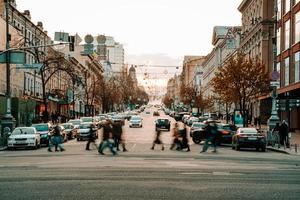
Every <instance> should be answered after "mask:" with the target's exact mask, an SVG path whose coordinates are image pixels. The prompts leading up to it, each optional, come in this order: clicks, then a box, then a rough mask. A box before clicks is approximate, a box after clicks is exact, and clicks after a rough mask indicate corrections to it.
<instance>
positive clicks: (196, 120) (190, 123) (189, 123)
mask: <svg viewBox="0 0 300 200" xmlns="http://www.w3.org/2000/svg"><path fill="white" fill-rule="evenodd" d="M194 122H199V118H198V117H190V118H189V119H188V120H187V125H188V126H192V124H193V123H194Z"/></svg>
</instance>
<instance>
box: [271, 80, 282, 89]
mask: <svg viewBox="0 0 300 200" xmlns="http://www.w3.org/2000/svg"><path fill="white" fill-rule="evenodd" d="M270 85H271V87H276V88H279V87H280V82H279V81H271V82H270Z"/></svg>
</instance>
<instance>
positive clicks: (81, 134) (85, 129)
mask: <svg viewBox="0 0 300 200" xmlns="http://www.w3.org/2000/svg"><path fill="white" fill-rule="evenodd" d="M91 128H92V129H93V130H94V131H95V130H97V128H96V126H95V124H94V123H91V122H83V123H82V124H80V125H79V129H78V134H77V141H79V140H87V139H88V136H89V134H90V131H91ZM97 137H98V134H97V132H96V138H97Z"/></svg>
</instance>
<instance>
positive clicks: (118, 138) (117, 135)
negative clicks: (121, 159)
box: [112, 122, 127, 152]
mask: <svg viewBox="0 0 300 200" xmlns="http://www.w3.org/2000/svg"><path fill="white" fill-rule="evenodd" d="M112 126H113V137H114V142H115V147H116V148H117V151H120V148H119V145H120V143H121V144H122V148H123V152H125V151H127V149H126V147H125V142H124V138H123V137H122V135H123V129H122V122H115V123H113V124H112Z"/></svg>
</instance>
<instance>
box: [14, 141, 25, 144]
mask: <svg viewBox="0 0 300 200" xmlns="http://www.w3.org/2000/svg"><path fill="white" fill-rule="evenodd" d="M16 144H25V141H16Z"/></svg>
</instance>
